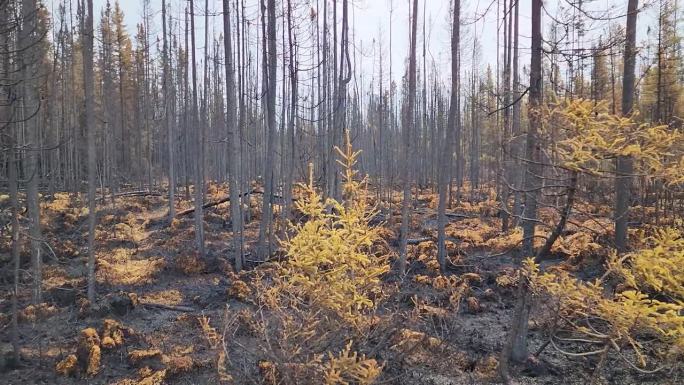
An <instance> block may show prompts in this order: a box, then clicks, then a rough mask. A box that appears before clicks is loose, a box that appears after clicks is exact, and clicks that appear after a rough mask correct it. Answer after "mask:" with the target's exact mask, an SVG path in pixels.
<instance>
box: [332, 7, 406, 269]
mask: <svg viewBox="0 0 684 385" xmlns="http://www.w3.org/2000/svg"><path fill="white" fill-rule="evenodd" d="M345 3H346V0H345ZM417 32H418V0H413V12H412V17H411V47H410V53H409V55H410V56H409V68H408V79H409V90H408V100H407V102H406V114H405V116H404V127H403V128H404V132H403V135H404V154H403V156H402V162H403V167H402V168H403V170H402V172H403V183H404V199H403V203H402V207H401V240H400V242H399V274H400V275H403V274H404V272H405V270H406V249H407V246H406V245H407V240H408V234H409V231H410V228H411V226H410V223H409V222H410V221H411V215H410V210H411V182H412V180H411V170H412V169H413V165H411V164H409V163H410V162H411V161H413V157H412V156H411V151H412V146H411V141H412V139H413V138H412V135H411V134H412V132H413V131H415V127H414V126H415V124H416V119H415V117H414V113H415V104H416V40H417V37H416V34H417Z"/></svg>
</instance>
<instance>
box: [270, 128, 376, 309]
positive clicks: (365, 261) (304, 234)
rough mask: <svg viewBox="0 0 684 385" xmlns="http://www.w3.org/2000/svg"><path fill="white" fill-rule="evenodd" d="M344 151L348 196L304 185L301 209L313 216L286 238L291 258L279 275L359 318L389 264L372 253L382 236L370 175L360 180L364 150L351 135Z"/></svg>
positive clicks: (317, 300)
mask: <svg viewBox="0 0 684 385" xmlns="http://www.w3.org/2000/svg"><path fill="white" fill-rule="evenodd" d="M338 152H339V153H340V155H341V157H342V160H343V161H341V162H340V163H341V164H343V165H344V167H345V171H344V186H343V189H344V197H345V199H344V201H343V202H342V203H340V202H337V201H336V200H333V199H328V200H327V201H324V200H323V199H322V197H321V196H320V195H319V194H318V192H316V190H315V189H314V187H313V183H312V181H311V180H310V181H309V184H308V185H303V186H302V189H303V197H302V199H300V200H298V201H297V202H296V208H297V209H298V210H299V211H300V212H301V213H302V214H304V215H305V216H306V217H307V221H306V222H305V223H303V224H297V225H292V226H291V230H292V232H294V233H295V235H294V236H293V237H292V238H290V239H287V240H285V241H283V242H282V245H283V247H284V248H285V250H286V253H287V257H288V259H287V260H286V261H285V262H284V263H282V264H281V265H280V273H279V276H280V277H281V279H282V280H283V282H284V286H283V288H282V290H283V291H284V292H286V293H289V294H291V295H295V296H296V297H297V298H300V299H302V300H304V301H306V302H307V303H309V304H312V305H318V306H321V307H323V308H327V309H329V310H332V311H334V312H335V313H337V314H338V315H340V316H342V317H343V318H345V319H347V320H354V319H355V317H356V315H358V313H359V312H361V311H363V310H366V309H371V308H373V307H374V306H375V305H376V304H375V302H374V298H376V297H378V296H379V295H380V294H381V293H380V276H381V275H382V274H384V273H385V272H387V271H388V270H389V264H388V261H387V258H386V257H380V256H375V255H371V254H370V247H371V246H372V245H373V243H374V242H376V241H377V240H378V239H379V236H378V232H377V230H376V229H375V228H373V227H371V226H370V224H369V222H370V220H371V219H372V217H373V216H374V215H375V211H374V210H373V209H372V208H371V207H369V205H368V203H367V202H368V200H367V191H366V188H365V179H364V180H362V181H361V182H359V181H356V180H354V177H355V176H356V173H357V171H355V170H354V169H353V168H354V165H355V164H356V160H357V157H358V155H359V152H358V151H357V152H354V151H353V150H352V148H351V144H350V143H349V140H348V139H347V146H346V150H345V151H344V152H342V151H341V150H339V149H338ZM327 207H331V208H332V210H331V212H328V210H326V208H327Z"/></svg>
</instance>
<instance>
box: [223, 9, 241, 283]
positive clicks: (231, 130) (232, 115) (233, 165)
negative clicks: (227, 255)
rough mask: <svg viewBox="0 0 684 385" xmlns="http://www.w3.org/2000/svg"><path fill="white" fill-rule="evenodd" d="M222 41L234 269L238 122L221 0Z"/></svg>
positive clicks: (237, 232)
mask: <svg viewBox="0 0 684 385" xmlns="http://www.w3.org/2000/svg"><path fill="white" fill-rule="evenodd" d="M223 43H224V51H225V67H226V95H227V100H226V114H227V117H226V124H227V125H228V147H229V148H228V163H229V169H230V172H229V175H228V180H229V181H228V184H229V186H228V189H229V194H230V217H231V221H232V223H233V256H234V258H235V270H236V271H240V270H242V265H243V261H242V213H241V207H240V198H239V191H238V189H239V186H238V163H237V156H238V154H239V153H240V150H239V148H238V140H239V137H238V130H239V127H238V124H236V123H237V122H236V110H235V104H236V103H235V92H234V89H235V67H234V65H233V45H232V29H231V27H230V3H229V0H223Z"/></svg>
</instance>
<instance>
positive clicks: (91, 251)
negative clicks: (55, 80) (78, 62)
mask: <svg viewBox="0 0 684 385" xmlns="http://www.w3.org/2000/svg"><path fill="white" fill-rule="evenodd" d="M86 5H87V7H86V9H85V10H84V12H85V15H84V16H85V17H84V21H83V23H84V25H83V32H82V34H83V39H84V46H83V87H84V92H85V122H86V124H85V125H86V129H87V130H88V136H87V143H88V300H89V301H90V303H91V304H93V303H95V284H96V282H95V225H96V216H97V213H96V211H95V210H96V207H95V188H96V186H95V173H96V171H97V158H96V156H95V132H96V128H97V127H96V125H95V100H94V98H93V91H94V89H95V81H94V76H93V0H87V1H86Z"/></svg>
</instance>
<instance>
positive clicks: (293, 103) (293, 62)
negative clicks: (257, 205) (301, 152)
mask: <svg viewBox="0 0 684 385" xmlns="http://www.w3.org/2000/svg"><path fill="white" fill-rule="evenodd" d="M295 28H296V27H295V26H294V25H293V24H292V1H291V0H288V1H287V30H288V40H289V42H290V46H289V64H290V114H289V120H288V124H287V132H286V133H285V142H286V145H285V146H284V148H283V152H285V153H286V156H285V161H286V165H285V170H284V171H283V173H284V175H285V177H284V181H283V199H284V200H285V205H284V208H283V210H284V214H285V221H286V223H287V221H289V220H290V215H291V213H290V211H291V210H292V187H291V186H292V182H293V178H294V175H293V174H294V167H295V164H294V163H295V122H296V119H297V106H298V103H299V100H298V99H299V94H298V91H299V90H298V82H299V78H298V71H299V70H298V63H297V41H296V39H297V35H296V30H294V29H295ZM283 98H285V95H283Z"/></svg>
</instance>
